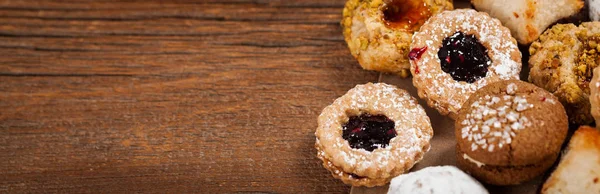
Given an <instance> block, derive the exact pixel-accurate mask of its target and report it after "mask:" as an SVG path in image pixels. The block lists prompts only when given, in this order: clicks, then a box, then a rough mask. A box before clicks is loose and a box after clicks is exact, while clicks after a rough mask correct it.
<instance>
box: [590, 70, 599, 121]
mask: <svg viewBox="0 0 600 194" xmlns="http://www.w3.org/2000/svg"><path fill="white" fill-rule="evenodd" d="M593 73H594V76H593V78H592V81H591V82H590V85H589V87H590V107H591V109H592V110H591V113H592V116H593V117H594V119H595V120H596V125H598V124H600V68H595V69H594V72H593Z"/></svg>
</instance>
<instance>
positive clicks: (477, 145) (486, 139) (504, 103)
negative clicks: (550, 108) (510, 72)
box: [461, 85, 533, 152]
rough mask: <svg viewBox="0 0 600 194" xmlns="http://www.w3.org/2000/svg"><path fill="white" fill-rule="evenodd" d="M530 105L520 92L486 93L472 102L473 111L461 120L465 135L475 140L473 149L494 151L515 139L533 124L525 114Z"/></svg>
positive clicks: (472, 142)
mask: <svg viewBox="0 0 600 194" xmlns="http://www.w3.org/2000/svg"><path fill="white" fill-rule="evenodd" d="M512 87H516V86H512ZM508 88H511V86H510V85H509V87H508ZM512 93H513V94H514V90H513V92H512ZM530 108H533V104H530V103H528V102H527V99H525V98H524V97H521V96H518V95H516V96H512V95H504V96H502V97H496V96H489V95H486V96H485V97H484V98H481V99H479V100H478V101H476V102H474V103H473V104H471V109H470V112H469V113H467V115H466V117H465V119H464V120H463V121H461V124H462V125H463V128H462V129H461V138H462V139H466V140H467V141H469V142H471V151H475V150H477V149H484V150H487V151H489V152H492V151H494V150H495V149H499V148H502V147H504V146H506V145H508V144H510V143H511V142H512V138H513V137H514V136H516V133H518V132H519V131H520V130H523V129H525V128H526V127H529V126H531V121H530V120H529V119H528V118H527V117H526V116H525V115H523V114H522V112H523V111H525V110H527V109H530Z"/></svg>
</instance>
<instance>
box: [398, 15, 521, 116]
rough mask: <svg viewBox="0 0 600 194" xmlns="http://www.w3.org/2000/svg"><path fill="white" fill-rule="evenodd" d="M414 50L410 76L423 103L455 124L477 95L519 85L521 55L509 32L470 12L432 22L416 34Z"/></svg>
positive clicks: (431, 19) (486, 16) (495, 21)
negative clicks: (498, 85) (499, 85)
mask: <svg viewBox="0 0 600 194" xmlns="http://www.w3.org/2000/svg"><path fill="white" fill-rule="evenodd" d="M410 48H411V52H410V54H409V58H410V59H411V60H410V61H411V68H410V71H411V72H412V74H413V85H414V86H415V87H416V88H417V89H418V92H419V97H421V98H424V99H426V100H427V104H429V106H431V107H433V108H435V109H437V110H438V111H439V112H440V113H441V114H442V115H449V116H450V117H452V118H455V117H456V113H457V112H458V111H459V110H460V108H461V106H462V105H463V103H464V102H465V101H467V99H468V98H469V96H470V95H471V94H472V93H473V92H475V91H476V90H477V89H479V88H481V87H483V86H485V85H487V84H489V83H492V82H497V81H501V80H510V79H519V73H520V71H521V52H520V51H519V49H518V48H517V41H516V40H515V39H514V38H512V37H511V36H510V31H509V30H508V29H507V28H505V27H503V26H502V24H500V21H498V20H497V19H493V18H491V17H490V16H489V15H488V14H486V13H483V12H477V11H475V10H471V9H457V10H454V11H445V12H442V13H440V14H438V15H435V16H433V17H431V18H430V19H429V20H428V21H427V22H426V23H425V24H424V25H423V26H422V27H421V29H420V30H419V32H417V33H415V35H414V36H413V42H412V44H411V47H410Z"/></svg>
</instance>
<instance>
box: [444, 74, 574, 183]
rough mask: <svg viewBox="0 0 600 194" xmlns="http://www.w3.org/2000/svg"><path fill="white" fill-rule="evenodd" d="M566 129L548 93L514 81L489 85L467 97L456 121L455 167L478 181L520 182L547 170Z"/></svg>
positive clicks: (561, 113) (562, 113)
mask: <svg viewBox="0 0 600 194" xmlns="http://www.w3.org/2000/svg"><path fill="white" fill-rule="evenodd" d="M568 127H569V125H568V120H567V114H566V112H565V110H564V108H563V106H562V105H561V104H560V103H559V102H558V99H557V98H556V97H555V96H553V95H552V94H551V93H549V92H547V91H545V90H544V89H542V88H539V87H537V86H535V85H533V84H530V83H526V82H522V81H517V80H510V81H501V82H496V83H492V84H490V85H487V86H485V87H483V88H481V89H480V90H478V91H477V92H475V93H474V94H473V95H471V97H470V98H469V100H468V101H467V102H466V103H465V105H464V106H463V109H461V110H460V112H459V115H458V118H457V119H456V121H455V134H456V141H457V146H456V157H457V164H458V166H459V167H460V168H461V169H462V170H464V171H466V172H468V173H469V174H471V175H473V176H474V177H475V178H477V179H478V180H480V181H482V182H486V183H489V184H494V185H514V184H520V183H523V182H525V181H528V180H531V179H533V178H534V177H537V176H539V175H541V174H542V173H544V172H545V171H546V170H547V169H548V168H549V167H550V166H552V164H553V163H554V161H556V158H557V157H558V153H559V151H560V148H561V145H562V143H563V142H564V140H565V138H566V135H567V131H568V129H569V128H568Z"/></svg>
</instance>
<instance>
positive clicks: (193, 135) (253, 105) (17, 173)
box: [0, 0, 378, 193]
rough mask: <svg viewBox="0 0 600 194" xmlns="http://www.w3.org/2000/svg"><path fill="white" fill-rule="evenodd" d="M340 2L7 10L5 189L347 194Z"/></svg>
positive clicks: (2, 116)
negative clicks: (323, 159)
mask: <svg viewBox="0 0 600 194" xmlns="http://www.w3.org/2000/svg"><path fill="white" fill-rule="evenodd" d="M343 3H344V1H327V2H322V1H302V2H290V1H259V0H256V1H203V2H200V3H197V2H192V1H171V2H161V1H128V2H113V1H94V2H89V1H69V2H63V1H0V53H3V57H0V110H1V111H0V153H1V154H0V157H1V159H0V191H2V192H44V193H46V192H102V193H112V192H126V191H140V192H163V193H164V192H167V193H175V192H185V191H187V192H202V193H216V192H278V193H342V192H346V193H347V192H348V191H349V189H350V188H349V187H348V186H346V185H343V184H342V183H341V182H340V181H337V180H335V179H333V178H332V177H331V175H330V174H329V172H327V171H326V170H325V169H324V168H323V167H322V166H321V164H320V161H319V160H318V159H316V157H315V149H314V148H313V146H314V129H315V128H316V117H317V116H318V114H319V113H320V111H321V110H322V108H324V107H325V106H326V105H328V104H329V103H331V102H332V101H333V100H334V99H335V98H337V97H339V96H341V95H343V94H344V93H345V92H346V91H347V90H348V89H350V88H352V87H353V86H354V85H356V84H359V83H366V82H369V81H376V80H377V78H378V74H377V73H375V72H368V71H363V70H362V69H360V67H359V66H358V64H357V63H356V61H355V60H354V59H353V58H352V57H351V56H350V54H349V52H348V50H347V48H346V46H345V43H344V41H343V39H342V35H341V29H340V28H339V25H338V21H339V20H340V19H341V8H342V7H343Z"/></svg>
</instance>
